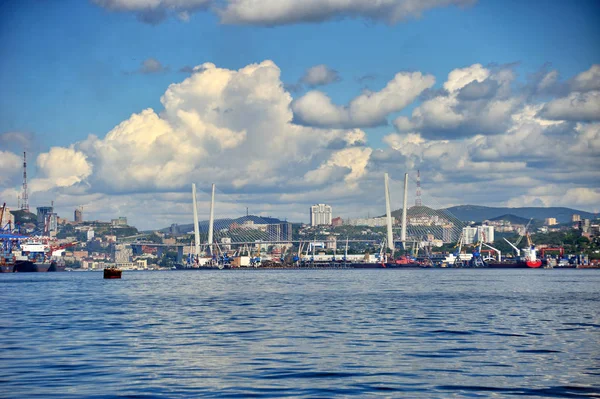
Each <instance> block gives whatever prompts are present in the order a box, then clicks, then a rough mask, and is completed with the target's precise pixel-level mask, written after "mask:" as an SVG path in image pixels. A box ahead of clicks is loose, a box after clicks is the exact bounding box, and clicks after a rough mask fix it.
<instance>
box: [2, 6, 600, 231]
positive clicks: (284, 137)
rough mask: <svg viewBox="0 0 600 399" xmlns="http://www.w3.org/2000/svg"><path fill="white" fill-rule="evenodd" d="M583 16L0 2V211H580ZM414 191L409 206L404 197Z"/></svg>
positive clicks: (589, 87) (591, 82)
mask: <svg viewBox="0 0 600 399" xmlns="http://www.w3.org/2000/svg"><path fill="white" fill-rule="evenodd" d="M598 49H600V4H599V3H598V2H597V1H585V0H581V1H577V2H571V1H559V0H548V1H546V0H536V1H525V2H524V1H516V0H514V1H513V0H502V1H499V0H497V1H496V0H479V1H477V0H428V1H421V0H380V1H377V2H370V1H369V2H368V1H364V0H90V1H79V0H62V1H37V0H23V1H19V2H1V3H0V60H2V62H1V63H0V88H1V90H0V201H1V202H6V203H7V206H9V207H10V208H11V209H15V208H17V205H18V204H17V197H18V195H19V194H20V193H21V191H22V181H23V168H22V163H23V159H22V158H23V152H24V151H26V152H27V161H28V167H27V176H28V188H29V204H30V208H35V207H37V206H47V205H49V204H51V203H52V202H53V203H54V206H55V210H56V211H57V212H58V213H59V216H61V217H66V218H68V219H72V218H73V211H74V209H75V208H76V207H79V206H81V207H83V209H84V218H85V219H88V220H110V219H112V218H116V217H118V216H126V217H127V218H128V220H129V223H130V224H131V225H135V226H136V227H138V228H140V229H155V228H162V227H166V226H169V225H170V224H171V223H190V220H191V215H192V204H191V193H190V191H191V184H192V183H195V184H196V185H197V186H198V189H199V191H200V195H199V203H198V206H199V214H200V217H203V215H207V214H208V204H207V201H208V199H209V192H210V186H211V183H215V185H216V187H217V205H216V210H215V214H216V215H217V217H226V216H227V217H229V216H241V215H242V214H244V213H245V212H246V208H248V209H249V212H250V213H252V214H257V215H262V216H273V217H279V218H281V219H287V220H290V221H296V222H308V219H309V215H308V208H309V206H310V205H312V204H315V203H327V204H330V205H332V207H333V213H334V216H341V217H343V218H353V217H365V216H367V215H371V216H373V215H380V214H383V213H384V211H385V203H384V197H383V175H384V173H388V174H389V175H390V177H391V179H392V187H393V190H392V202H393V204H392V207H393V208H399V207H400V206H401V205H400V203H399V200H400V198H401V181H402V179H403V176H404V174H405V173H408V174H409V176H410V181H411V189H410V191H411V193H412V191H413V189H414V188H415V179H416V174H417V170H418V171H420V176H421V185H422V192H423V197H424V200H423V203H424V204H430V205H431V206H434V207H442V206H444V207H445V206H452V205H461V204H475V205H485V206H511V207H519V206H566V207H571V208H575V209H580V210H586V211H591V212H597V211H598V209H599V208H600V51H599V50H598ZM413 195H414V194H413Z"/></svg>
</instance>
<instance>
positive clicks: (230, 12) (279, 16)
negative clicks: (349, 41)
mask: <svg viewBox="0 0 600 399" xmlns="http://www.w3.org/2000/svg"><path fill="white" fill-rule="evenodd" d="M474 3H475V0H428V1H422V0H378V1H364V0H228V2H227V6H226V7H225V8H224V9H221V10H220V11H219V14H220V16H221V20H222V21H223V22H224V23H231V24H247V25H267V26H274V25H284V24H293V23H303V22H321V21H326V20H330V19H334V18H340V17H351V18H367V19H372V20H377V21H384V22H386V23H390V24H393V23H397V22H400V21H403V20H406V19H409V18H418V17H420V16H421V15H422V13H423V12H425V11H428V10H430V9H433V8H437V7H445V6H450V5H455V6H468V5H472V4H474Z"/></svg>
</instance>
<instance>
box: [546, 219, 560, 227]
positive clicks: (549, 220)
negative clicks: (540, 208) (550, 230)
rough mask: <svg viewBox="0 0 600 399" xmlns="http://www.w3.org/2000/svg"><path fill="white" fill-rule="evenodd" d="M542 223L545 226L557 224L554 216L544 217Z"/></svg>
mask: <svg viewBox="0 0 600 399" xmlns="http://www.w3.org/2000/svg"><path fill="white" fill-rule="evenodd" d="M544 224H545V225H546V226H554V225H555V224H558V222H557V221H556V218H546V219H545V220H544Z"/></svg>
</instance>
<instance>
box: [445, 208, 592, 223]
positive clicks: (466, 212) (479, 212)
mask: <svg viewBox="0 0 600 399" xmlns="http://www.w3.org/2000/svg"><path fill="white" fill-rule="evenodd" d="M446 210H447V211H448V212H450V213H451V214H452V215H454V216H456V217H457V218H458V219H460V220H463V221H471V220H472V221H475V222H482V221H484V220H492V219H494V218H499V217H502V216H505V215H512V216H515V217H519V218H523V219H527V221H529V219H531V218H533V219H537V220H540V221H543V220H544V219H546V218H556V220H557V221H558V222H559V223H568V222H570V221H571V217H572V216H573V215H575V214H577V215H581V218H582V219H595V216H594V214H593V213H590V212H585V211H579V210H576V209H571V208H564V207H548V208H542V207H523V208H495V207H488V206H479V205H459V206H453V207H450V208H446ZM525 224H527V222H525Z"/></svg>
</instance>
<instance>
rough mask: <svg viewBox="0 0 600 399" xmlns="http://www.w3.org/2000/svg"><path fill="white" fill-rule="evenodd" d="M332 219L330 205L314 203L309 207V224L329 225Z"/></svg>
mask: <svg viewBox="0 0 600 399" xmlns="http://www.w3.org/2000/svg"><path fill="white" fill-rule="evenodd" d="M331 219H332V211H331V206H330V205H325V204H316V205H313V206H311V207H310V225H311V226H319V225H323V224H326V225H330V224H331Z"/></svg>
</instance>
